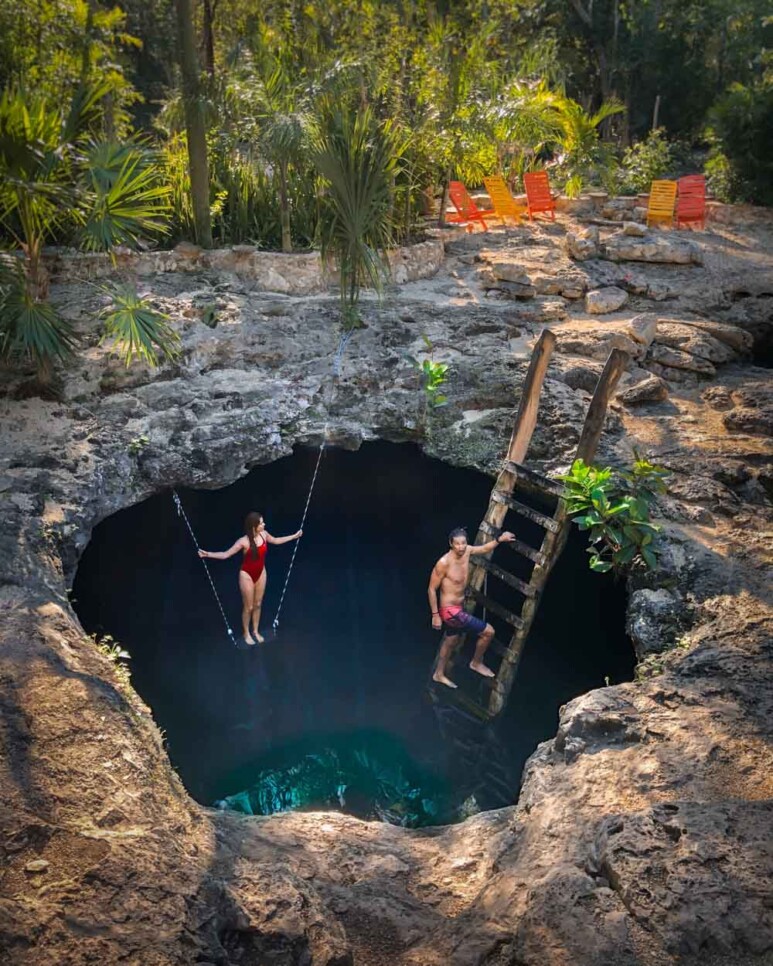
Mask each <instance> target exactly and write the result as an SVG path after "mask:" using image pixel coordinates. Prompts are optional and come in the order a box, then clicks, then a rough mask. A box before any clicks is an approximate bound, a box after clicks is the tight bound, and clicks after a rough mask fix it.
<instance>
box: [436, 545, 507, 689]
mask: <svg viewBox="0 0 773 966" xmlns="http://www.w3.org/2000/svg"><path fill="white" fill-rule="evenodd" d="M510 540H515V537H514V536H513V534H512V533H510V532H508V531H505V532H503V533H500V534H499V536H498V537H497V538H496V540H489V542H488V543H484V544H482V545H481V546H479V547H471V546H470V545H469V544H468V543H467V531H466V530H464V529H462V528H461V527H459V528H457V529H456V530H452V531H451V532H450V533H449V535H448V542H449V544H450V545H451V549H450V550H449V551H448V553H446V554H444V555H443V556H442V557H441V558H440V560H438V562H437V563H436V564H435V566H434V568H433V570H432V576H431V577H430V578H429V588H428V596H429V609H430V610H431V611H432V626H433V627H434V628H435V630H436V631H439V630H440V629H441V627H442V626H443V624H445V627H446V631H447V632H448V633H447V635H446V639H445V640H444V641H443V646H442V647H441V648H440V654H439V656H438V661H437V666H436V667H435V673H434V674H433V675H432V680H433V681H437V682H438V684H445V685H446V686H447V687H449V688H455V687H456V685H455V684H454V682H453V681H451V680H450V679H449V678H447V677H446V664H447V663H448V658H449V657H450V656H451V653H452V651H453V650H454V648H455V647H456V644H457V642H458V640H459V635H460V633H470V632H472V633H474V634H477V636H478V640H477V643H476V645H475V654H474V656H473V659H472V660H471V661H470V667H471V668H472V670H473V671H477V672H478V674H482V675H483V677H485V678H493V677H494V672H493V671H492V670H491V668H489V667H486V665H485V664H484V663H483V655H484V654H485V653H486V648H487V647H488V646H489V644H490V643H491V640H492V638H493V637H494V628H493V627H492V626H491V624H487V623H486V622H485V621H482V620H481V619H480V617H475V616H474V615H473V614H468V613H467V611H466V610H465V609H464V588H465V587H466V586H467V578H468V576H469V572H470V557H472V556H479V555H481V554H486V553H491V551H492V550H493V549H494V547H496V546H497V544H499V543H508V542H509V541H510ZM438 590H439V591H440V606H439V607H438Z"/></svg>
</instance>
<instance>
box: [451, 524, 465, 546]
mask: <svg viewBox="0 0 773 966" xmlns="http://www.w3.org/2000/svg"><path fill="white" fill-rule="evenodd" d="M457 537H464V539H465V540H466V539H467V531H466V530H465V529H464V527H454V529H453V530H452V531H451V532H450V533H449V534H448V542H449V544H452V543H453V542H454V540H455V539H456V538H457Z"/></svg>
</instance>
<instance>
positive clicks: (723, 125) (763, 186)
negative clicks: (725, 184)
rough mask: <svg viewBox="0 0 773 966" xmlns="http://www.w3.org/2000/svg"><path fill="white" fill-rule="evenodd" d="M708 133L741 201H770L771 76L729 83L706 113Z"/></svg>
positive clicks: (772, 161) (772, 148)
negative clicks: (725, 163) (731, 176)
mask: <svg viewBox="0 0 773 966" xmlns="http://www.w3.org/2000/svg"><path fill="white" fill-rule="evenodd" d="M708 134H709V137H710V139H711V141H712V142H713V144H714V145H715V147H716V148H718V149H719V150H720V151H721V152H722V153H723V154H724V155H725V157H726V158H727V160H728V162H729V165H730V168H731V170H732V174H733V176H734V177H733V180H734V182H735V190H736V193H737V194H738V195H740V197H741V198H742V199H743V200H746V201H753V202H756V203H758V204H773V159H772V155H771V152H773V76H772V77H767V78H765V79H763V80H761V81H759V82H758V83H757V84H753V85H743V84H732V85H731V86H730V88H729V89H728V90H727V91H726V92H725V94H723V95H722V97H720V99H719V100H718V101H717V102H716V104H715V105H714V106H713V108H712V109H711V111H710V113H709V128H708Z"/></svg>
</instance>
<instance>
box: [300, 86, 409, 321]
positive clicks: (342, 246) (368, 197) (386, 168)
mask: <svg viewBox="0 0 773 966" xmlns="http://www.w3.org/2000/svg"><path fill="white" fill-rule="evenodd" d="M402 151H403V144H402V143H401V142H400V141H399V140H398V138H397V137H396V135H395V133H394V131H393V129H392V126H391V125H390V124H389V123H383V124H379V123H378V122H377V121H376V119H375V117H374V115H373V112H372V111H371V109H370V108H369V107H364V108H363V107H360V108H359V109H358V110H357V111H356V112H354V113H351V112H349V111H346V110H342V109H341V108H340V107H338V106H334V105H332V104H330V103H329V102H328V103H327V105H326V106H325V110H324V113H323V117H322V121H321V124H320V129H319V133H318V136H317V140H316V144H315V147H314V152H313V156H314V162H315V164H316V166H317V169H318V171H319V173H320V175H321V176H322V177H323V178H324V179H325V181H326V191H325V194H324V196H323V199H322V201H323V204H322V223H321V243H322V255H323V257H324V258H327V257H330V256H332V258H334V259H335V261H336V262H337V265H338V271H339V276H340V293H341V313H342V316H343V322H344V327H345V328H356V327H357V326H359V325H360V324H361V321H360V316H359V300H360V289H361V287H362V286H363V285H368V284H369V285H371V286H372V287H373V288H374V289H375V290H376V291H377V292H379V293H380V292H381V291H382V289H383V282H384V277H385V275H386V271H387V260H386V252H387V249H388V248H389V245H390V243H391V241H392V223H391V219H390V210H391V205H390V202H391V178H392V173H393V172H394V171H395V169H396V168H397V167H398V165H399V163H400V155H401V153H402Z"/></svg>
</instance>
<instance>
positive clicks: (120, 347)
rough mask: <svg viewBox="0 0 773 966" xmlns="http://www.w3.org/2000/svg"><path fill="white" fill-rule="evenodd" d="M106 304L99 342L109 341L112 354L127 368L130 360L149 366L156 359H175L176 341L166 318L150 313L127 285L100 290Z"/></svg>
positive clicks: (177, 350) (153, 364) (102, 316)
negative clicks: (115, 354) (111, 341)
mask: <svg viewBox="0 0 773 966" xmlns="http://www.w3.org/2000/svg"><path fill="white" fill-rule="evenodd" d="M104 292H105V294H106V295H107V296H108V297H109V300H110V301H109V303H108V304H107V305H106V306H105V308H104V309H103V310H102V313H101V318H102V321H103V323H104V326H105V333H104V335H103V337H102V341H105V340H113V351H114V352H116V353H117V354H118V355H121V356H122V357H123V360H124V362H125V363H126V366H127V367H128V366H129V365H130V364H131V362H132V360H133V359H142V360H143V361H144V362H147V363H148V365H150V366H156V365H158V362H159V359H160V358H165V359H175V358H176V357H177V355H178V354H179V351H180V337H179V335H178V334H177V333H176V332H175V331H174V329H173V328H172V327H171V325H170V324H169V316H167V315H164V314H163V313H162V312H158V311H156V310H155V309H153V308H152V307H151V306H150V305H149V304H148V302H147V300H146V299H143V298H141V297H140V295H139V294H138V293H137V290H136V288H134V287H133V286H132V285H129V284H113V285H110V286H108V287H106V288H105V289H104Z"/></svg>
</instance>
